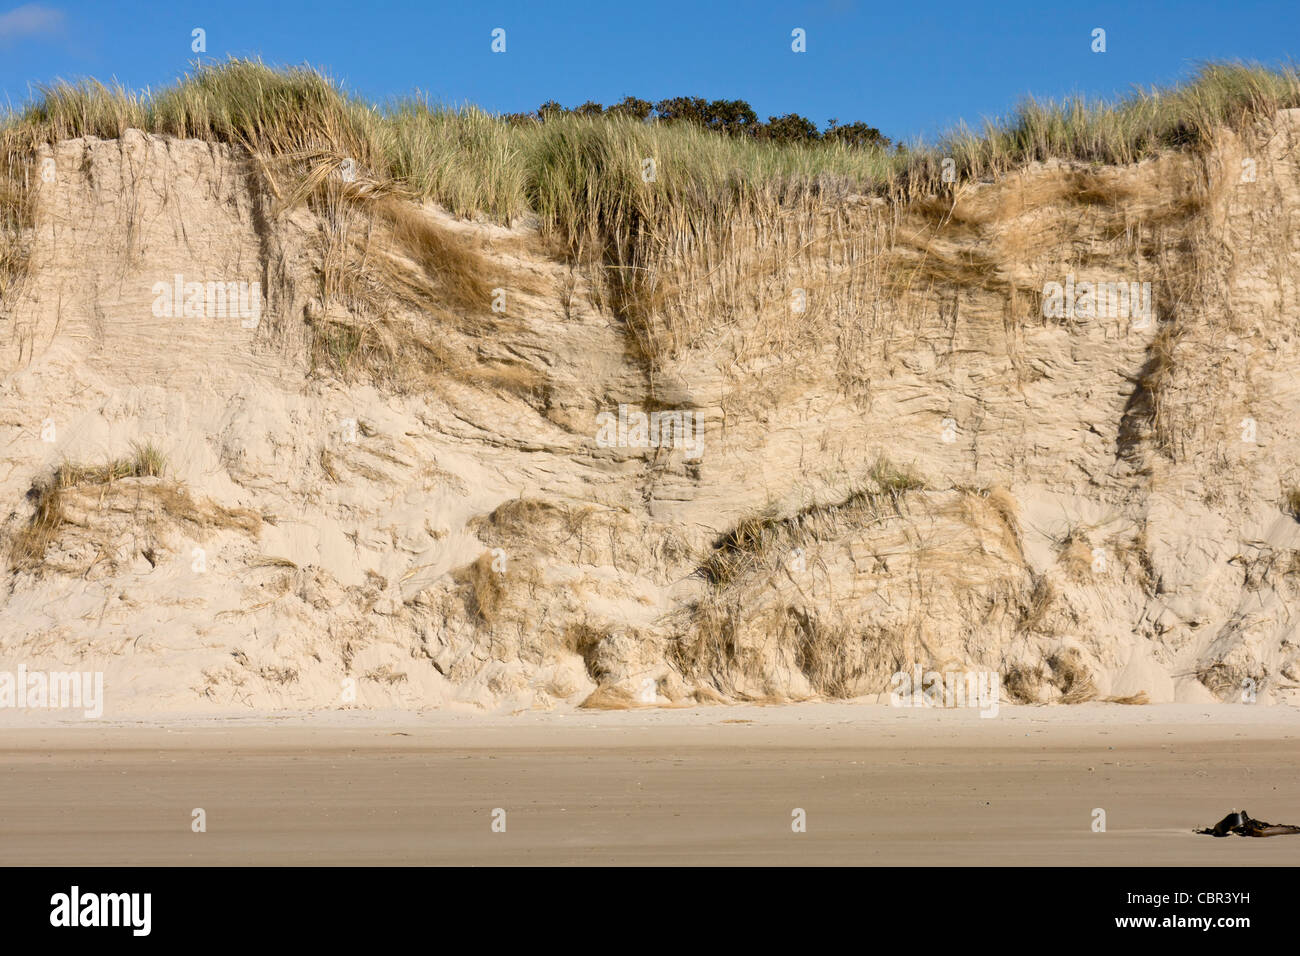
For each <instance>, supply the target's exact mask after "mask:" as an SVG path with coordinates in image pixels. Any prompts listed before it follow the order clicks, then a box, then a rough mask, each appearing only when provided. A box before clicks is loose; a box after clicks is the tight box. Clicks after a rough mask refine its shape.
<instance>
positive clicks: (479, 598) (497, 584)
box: [452, 551, 509, 627]
mask: <svg viewBox="0 0 1300 956" xmlns="http://www.w3.org/2000/svg"><path fill="white" fill-rule="evenodd" d="M492 563H493V556H492V552H490V551H484V552H483V553H482V554H481V555H479V556H478V558H476V559H475V560H474V561H473V562H471V563H470V564H467V565H465V567H463V568H460V569H458V570H457V571H455V572H453V574H452V578H453V580H454V581H456V583H457V584H460V585H462V586H463V587H465V588H466V590H467V593H468V598H469V602H470V607H469V610H470V611H471V613H473V614H474V615H475V616H477V617H478V619H479V620H481V621H482V622H483V623H484V624H486V625H487V626H489V627H491V626H492V625H493V624H495V623H497V621H498V620H499V619H500V618H501V615H502V610H503V608H504V606H505V604H506V602H507V599H508V593H509V592H508V587H509V582H508V581H507V575H508V573H509V572H508V571H497V570H495V569H494V568H493V567H492Z"/></svg>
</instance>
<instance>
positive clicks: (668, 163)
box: [0, 59, 1300, 310]
mask: <svg viewBox="0 0 1300 956" xmlns="http://www.w3.org/2000/svg"><path fill="white" fill-rule="evenodd" d="M1297 106H1300V73H1298V72H1297V70H1296V69H1295V68H1294V67H1285V68H1279V69H1272V68H1265V67H1261V66H1257V65H1248V64H1237V63H1218V64H1210V65H1207V66H1204V67H1202V68H1201V70H1200V71H1199V72H1198V73H1197V74H1196V75H1195V77H1194V78H1193V79H1191V80H1190V81H1189V82H1187V83H1185V84H1183V85H1181V86H1178V87H1175V88H1172V89H1166V90H1157V89H1151V90H1137V91H1135V92H1134V93H1132V94H1131V95H1129V96H1128V97H1125V98H1123V99H1121V100H1119V101H1117V102H1113V103H1104V102H1088V101H1084V100H1081V99H1070V100H1065V101H1060V102H1055V101H1039V100H1028V101H1026V102H1024V103H1023V104H1021V105H1020V106H1019V107H1018V108H1017V109H1016V110H1015V111H1013V112H1012V113H1011V114H1010V115H1009V116H1006V117H1003V118H999V119H994V120H990V121H988V122H987V123H985V124H984V126H983V127H982V129H980V130H979V131H974V130H971V129H969V128H965V127H963V128H959V129H957V130H956V131H954V132H953V133H952V134H950V135H948V136H946V137H944V138H942V139H941V140H940V141H938V142H937V143H934V144H930V145H918V146H916V147H914V148H908V149H900V150H894V151H891V150H885V149H881V148H875V147H870V148H864V147H851V146H846V145H844V144H843V143H826V142H816V143H810V144H785V145H781V144H774V143H770V142H763V141H758V140H754V139H750V138H746V137H743V136H728V135H724V134H720V133H715V132H711V131H708V130H704V129H702V128H700V127H697V126H692V125H689V124H683V123H662V122H652V123H644V122H640V121H637V120H635V119H632V118H629V117H625V116H599V117H588V116H581V115H573V114H564V115H560V116H554V117H551V118H549V119H548V120H547V121H546V122H532V123H529V122H524V123H518V122H510V121H508V120H507V119H505V118H503V117H499V116H494V115H491V114H488V113H485V112H483V111H482V110H479V109H477V108H474V107H464V108H447V107H442V106H438V105H434V104H430V103H428V102H427V101H425V100H423V99H420V98H418V97H415V98H406V99H402V100H397V101H393V102H391V103H388V104H385V105H383V106H376V105H373V104H370V103H367V102H364V101H362V100H361V99H359V98H357V97H355V96H354V95H352V94H350V93H349V92H347V91H346V90H343V89H342V88H341V87H340V86H339V85H338V84H337V83H335V82H334V81H333V80H332V79H330V78H329V77H328V76H327V75H326V74H324V73H321V72H319V71H317V70H314V69H310V68H306V67H295V68H289V69H275V68H271V67H268V66H266V65H264V64H262V63H260V62H256V61H250V60H239V59H232V60H229V61H227V62H225V63H221V64H216V65H211V66H202V67H198V68H196V69H195V70H193V71H192V72H190V73H189V74H187V75H185V76H184V77H182V78H181V79H180V80H179V81H178V82H177V83H176V84H174V85H172V86H169V87H167V88H164V89H161V90H158V91H156V92H144V93H136V92H132V91H130V90H127V89H124V88H122V87H120V86H106V85H104V84H102V83H99V82H96V81H94V80H83V81H80V82H76V83H60V84H56V85H53V86H50V87H44V88H41V89H40V91H39V94H38V96H37V97H36V99H35V100H34V101H33V102H32V103H31V104H30V105H29V106H27V107H26V108H25V109H23V110H21V111H19V112H16V113H14V114H12V115H10V116H9V117H7V118H5V119H3V120H2V121H0V300H3V297H4V296H5V295H6V294H7V292H8V291H9V290H10V289H11V288H12V287H13V286H14V285H15V283H16V282H17V281H18V280H19V279H20V278H21V275H22V273H23V266H24V260H25V254H26V252H25V250H26V243H27V240H28V233H29V232H30V225H31V222H30V216H31V208H32V204H31V190H32V188H33V185H34V180H35V179H36V178H37V177H38V173H37V171H36V169H35V163H34V160H35V157H36V155H37V151H38V149H39V148H40V147H41V146H42V145H45V144H52V143H55V142H58V141H59V140H63V139H68V138H73V137H82V136H95V137H101V138H114V137H118V136H120V135H121V134H122V133H123V132H124V131H125V130H127V129H132V128H136V129H141V130H145V131H147V132H151V133H155V134H160V135H168V136H177V137H192V138H198V139H204V140H210V141H214V142H221V143H229V144H232V145H235V146H237V147H240V148H243V149H246V150H248V151H250V152H251V153H252V154H253V155H255V156H256V157H257V158H258V160H259V161H260V162H261V163H262V164H263V168H264V169H268V170H281V169H286V168H287V169H290V170H292V172H293V173H294V174H295V176H294V177H292V179H293V181H295V182H296V186H295V187H294V188H293V191H292V195H289V196H282V197H281V198H284V199H287V200H288V201H298V200H301V199H302V198H303V197H304V196H306V195H309V194H310V193H312V191H313V190H314V189H316V188H318V187H319V186H320V185H321V184H322V183H324V182H326V181H327V180H331V179H332V177H331V174H332V173H333V172H334V171H336V170H338V169H339V168H340V167H341V166H342V165H343V164H344V162H345V161H347V160H351V161H353V162H354V163H355V164H356V167H357V171H358V178H359V180H361V181H364V182H365V183H366V184H368V192H366V193H365V194H366V195H373V196H381V197H391V196H392V195H393V194H398V195H400V196H404V197H406V198H411V199H416V200H432V201H435V202H437V203H439V204H441V205H443V206H444V207H446V208H447V209H449V210H450V211H451V212H453V213H454V214H456V215H458V216H462V217H471V216H484V217H487V218H489V219H491V220H494V221H497V222H501V223H504V224H507V225H509V224H512V223H514V222H516V221H519V220H520V219H523V218H525V217H536V220H537V222H538V225H539V226H540V228H541V230H542V232H543V233H544V234H545V235H547V236H548V237H550V238H552V239H555V240H557V241H558V242H559V244H560V245H561V246H562V247H563V248H564V249H566V250H567V252H568V254H569V255H571V256H573V257H574V258H576V259H578V260H580V261H585V262H590V263H596V264H600V265H601V266H602V267H603V268H604V270H605V272H606V275H607V277H608V278H609V279H610V281H611V287H612V289H613V291H614V293H615V296H614V299H613V300H612V304H613V306H614V307H615V309H616V310H618V309H619V308H620V305H627V304H628V303H632V302H634V301H635V300H636V299H637V297H638V296H641V295H644V293H645V291H646V290H645V288H644V285H645V277H646V276H647V275H648V274H649V273H650V272H651V271H652V268H651V267H652V264H653V262H654V257H655V254H656V251H662V250H665V249H667V248H668V247H670V246H671V245H672V244H673V243H674V242H677V243H678V245H679V246H680V239H681V237H682V235H683V234H688V235H690V236H700V235H705V234H709V233H710V231H713V232H716V231H718V230H719V229H725V228H727V226H728V224H729V223H731V222H733V221H734V220H735V219H737V218H738V217H739V218H741V219H745V220H749V221H752V220H754V219H755V218H760V219H761V218H762V217H765V216H771V215H773V214H774V212H775V211H779V210H780V209H781V208H783V207H790V206H794V205H797V204H800V203H802V204H808V203H810V202H811V203H814V204H816V205H819V206H820V205H823V204H825V203H828V202H834V201H835V200H837V199H842V198H844V197H847V196H850V195H879V196H885V197H887V198H890V199H893V200H899V201H905V200H907V199H909V198H912V197H916V196H918V195H924V194H933V193H936V192H940V191H943V190H945V189H949V188H952V187H951V185H949V184H947V183H945V182H944V165H945V164H944V161H945V159H951V160H952V163H951V166H950V169H951V171H952V172H953V173H954V174H955V178H956V183H957V184H960V183H963V182H967V181H970V180H972V179H983V178H989V177H997V176H999V175H1001V174H1003V173H1006V172H1007V171H1009V170H1013V169H1015V168H1018V167H1020V166H1023V165H1024V164H1026V163H1029V162H1033V161H1042V160H1049V159H1054V158H1055V159H1063V160H1073V161H1082V162H1089V163H1101V164H1115V163H1131V162H1135V161H1138V160H1141V159H1143V158H1146V157H1149V156H1152V155H1154V154H1155V153H1157V152H1158V151H1160V150H1162V149H1167V148H1196V147H1200V146H1204V145H1205V144H1207V143H1208V142H1209V141H1210V139H1211V138H1212V136H1213V133H1214V131H1215V130H1216V129H1219V128H1222V127H1225V126H1226V127H1232V128H1242V127H1244V126H1245V125H1247V124H1249V123H1250V122H1251V121H1252V119H1253V118H1255V117H1258V116H1261V115H1270V114H1271V113H1272V112H1274V111H1276V110H1277V109H1280V108H1290V107H1297ZM646 160H653V161H654V164H655V168H654V176H653V180H652V181H647V180H646V177H645V176H644V175H643V173H644V171H645V169H646V167H645V161H646Z"/></svg>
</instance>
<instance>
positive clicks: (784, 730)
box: [0, 703, 1300, 866]
mask: <svg viewBox="0 0 1300 956" xmlns="http://www.w3.org/2000/svg"><path fill="white" fill-rule="evenodd" d="M1298 738H1300V712H1298V711H1296V710H1295V709H1293V708H1290V707H1282V706H1275V707H1258V706H1257V707H1249V706H1214V707H1201V706H1189V705H1164V706H1150V707H1123V706H1118V705H1101V704H1087V705H1082V706H1078V707H1070V708H1065V707H1003V708H1002V709H1001V712H1000V714H999V716H998V717H997V718H996V719H981V718H979V716H978V711H975V710H964V711H954V710H946V711H943V710H904V709H895V708H890V707H885V706H879V705H875V704H855V703H837V704H805V705H795V706H786V707H779V708H778V707H758V706H744V707H727V708H719V707H712V708H693V709H681V710H667V709H645V710H632V711H624V712H568V713H559V712H551V713H535V712H528V713H523V714H520V715H517V716H485V715H480V714H465V713H449V712H445V711H439V712H429V713H425V714H418V715H417V714H411V713H377V714H376V713H344V712H336V713H332V714H325V715H321V714H316V715H310V714H300V715H291V716H287V717H283V718H274V719H268V718H249V717H243V716H231V717H229V718H211V717H201V718H200V717H195V718H193V719H185V718H171V717H169V718H168V719H167V721H166V722H165V723H160V722H157V721H141V722H136V723H133V722H129V721H119V722H114V723H108V722H103V723H98V724H95V725H93V726H90V725H88V724H86V723H85V722H80V723H77V724H71V723H68V724H58V723H54V722H46V723H27V724H25V725H18V724H15V723H13V722H10V723H8V724H7V725H6V726H4V727H0V781H2V786H0V794H2V796H0V840H2V841H3V845H4V847H5V857H6V860H7V861H8V862H10V863H12V864H18V865H23V864H35V865H44V864H68V865H71V864H75V865H156V864H177V865H196V866H202V865H232V864H262V865H288V864H310V865H349V864H377V865H384V864H457V865H500V864H524V865H533V864H644V865H675V866H680V865H699V864H740V865H749V864H813V865H824V864H890V865H952V864H957V865H961V864H985V865H1005V864H1031V865H1049V866H1052V865H1057V866H1094V865H1190V864H1225V865H1248V866H1260V865H1293V864H1294V863H1295V862H1296V861H1297V859H1298V858H1300V840H1294V841H1293V840H1285V839H1280V840H1278V839H1275V840H1243V839H1239V838H1230V839H1224V840H1215V839H1211V838H1209V837H1204V836H1197V835H1195V834H1193V833H1192V830H1193V828H1194V827H1198V826H1204V825H1208V824H1212V823H1214V822H1215V821H1217V820H1218V819H1219V818H1220V817H1221V816H1222V815H1223V814H1224V813H1226V812H1227V811H1228V810H1229V809H1232V808H1234V807H1241V808H1244V809H1247V810H1248V811H1249V812H1250V813H1251V814H1252V815H1254V816H1256V817H1260V818H1262V819H1265V820H1269V821H1273V822H1284V823H1287V822H1289V823H1294V822H1297V821H1300V747H1298V746H1297V739H1298ZM196 808H202V809H203V810H204V811H205V815H206V832H202V833H196V832H193V831H192V829H191V824H192V820H193V811H194V810H195V809H196ZM498 808H499V809H501V810H504V811H505V832H494V831H493V827H492V823H493V818H494V810H497V809H498ZM1098 808H1100V809H1102V810H1104V811H1105V814H1106V830H1105V832H1094V830H1093V821H1094V810H1095V809H1098ZM796 809H801V810H803V811H804V812H805V815H806V832H803V833H796V832H793V830H792V821H793V820H794V817H793V816H792V814H793V812H794V811H795V810H796ZM498 816H499V815H498Z"/></svg>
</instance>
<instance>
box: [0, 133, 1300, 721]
mask: <svg viewBox="0 0 1300 956" xmlns="http://www.w3.org/2000/svg"><path fill="white" fill-rule="evenodd" d="M1298 137H1300V111H1288V112H1284V113H1281V114H1279V115H1278V116H1277V117H1276V118H1275V119H1274V120H1272V121H1270V122H1269V123H1265V124H1261V125H1260V126H1259V127H1258V128H1257V129H1255V130H1254V131H1252V133H1251V134H1250V136H1248V137H1244V138H1238V137H1235V136H1233V135H1232V134H1229V133H1226V132H1225V133H1224V134H1223V135H1222V136H1221V137H1220V138H1219V142H1218V145H1217V146H1216V148H1215V149H1214V150H1213V151H1212V152H1210V153H1208V154H1204V155H1201V154H1183V153H1169V154H1166V155H1163V156H1161V157H1160V158H1159V159H1158V160H1155V161H1151V162H1147V163H1143V164H1140V165H1136V166H1132V167H1124V168H1104V167H1084V166H1077V165H1068V164H1047V165H1039V166H1034V167H1031V168H1028V169H1025V170H1023V171H1022V172H1020V173H1018V174H1016V175H1014V176H1012V177H1008V178H1007V179H1005V180H1003V181H999V182H996V183H980V184H971V185H967V186H963V187H961V188H959V189H957V190H955V192H954V193H953V194H950V195H946V196H943V197H935V198H933V199H930V200H917V201H914V202H912V203H910V204H909V205H906V206H900V205H895V204H891V203H887V202H885V201H883V200H879V199H865V198H860V197H839V198H830V197H827V198H825V199H824V200H823V201H821V202H820V203H812V202H811V201H804V202H802V203H801V204H799V205H798V206H797V207H795V208H787V209H785V210H783V211H782V212H780V213H779V214H772V215H770V216H757V215H756V216H753V217H749V218H745V219H738V220H737V221H736V222H735V223H734V224H732V226H730V227H729V228H728V229H727V230H725V231H724V232H722V233H717V232H711V231H705V230H693V229H691V228H690V227H689V224H687V225H685V226H683V227H682V228H681V229H679V230H677V231H676V232H673V231H671V230H666V231H665V232H664V235H663V242H662V244H661V246H660V248H659V249H658V250H657V252H656V254H655V258H654V259H653V260H652V261H651V263H650V266H649V267H648V268H649V273H648V274H649V275H650V281H646V282H642V283H641V284H640V285H639V286H638V294H639V295H640V296H641V301H639V302H638V303H636V308H632V307H630V306H629V305H628V303H627V302H625V301H622V300H620V298H619V296H618V295H617V294H615V293H616V291H617V290H613V291H612V290H611V284H610V282H609V281H608V277H607V276H604V275H600V274H597V271H595V270H596V267H580V266H578V265H575V264H573V263H572V262H570V261H569V260H567V259H565V258H563V257H561V256H558V255H557V254H555V253H554V252H553V251H552V250H549V249H548V248H547V246H546V244H545V243H544V242H542V240H541V239H540V238H539V237H538V235H537V234H536V231H535V230H533V229H530V228H529V227H528V226H527V225H526V224H525V225H524V226H520V227H518V228H514V229H505V228H502V227H499V226H494V225H489V224H485V223H466V222H462V221H457V220H454V219H452V218H450V217H448V216H446V215H445V214H443V213H442V212H440V211H439V210H437V209H434V208H432V207H424V208H421V207H417V206H415V205H413V204H411V203H408V202H405V201H403V200H402V199H400V197H397V196H391V195H381V194H379V192H378V191H377V190H375V191H373V192H372V193H367V189H368V188H369V187H368V184H367V183H366V182H365V180H364V176H363V177H361V178H360V179H359V180H358V181H356V182H350V183H348V184H346V185H345V186H344V187H340V189H339V190H338V191H336V193H335V198H336V199H337V202H312V203H305V204H304V203H295V202H294V201H293V198H294V197H293V196H292V195H291V194H290V193H291V190H290V189H289V188H288V186H287V185H286V181H285V179H284V177H283V176H281V175H279V174H278V173H277V171H276V170H275V169H273V168H269V167H268V166H267V165H266V164H265V163H262V162H259V161H258V160H257V159H255V158H252V157H249V156H247V155H244V154H243V153H241V152H239V151H236V150H232V149H230V148H227V147H224V146H218V145H212V144H208V143H205V142H198V141H181V140H167V139H160V138H157V137H153V136H147V135H145V134H142V133H136V132H130V133H128V134H127V135H125V136H124V137H123V138H122V139H121V140H113V141H101V140H73V141H66V142H62V143H60V144H59V145H58V146H57V147H56V148H55V149H54V150H52V151H49V152H47V153H46V154H44V155H42V156H41V157H39V159H40V160H41V161H43V160H44V159H46V158H48V159H52V160H53V161H54V163H53V168H54V170H55V175H54V176H53V179H52V181H48V182H42V183H41V184H40V185H39V187H38V189H37V192H36V196H35V202H36V213H35V222H36V226H35V230H34V232H33V233H32V235H31V236H30V248H31V256H30V266H29V271H28V276H27V279H26V280H25V282H24V283H23V284H22V286H21V287H20V288H19V289H18V290H17V291H16V293H14V294H13V295H11V297H10V300H9V301H8V302H6V304H5V309H4V312H3V318H0V323H2V325H3V333H4V335H3V351H2V352H0V363H2V364H0V368H2V369H3V385H2V387H0V459H2V461H3V467H2V468H0V496H3V500H4V502H5V506H4V509H3V512H2V514H3V515H4V525H3V533H4V536H5V538H6V541H7V543H8V546H9V547H8V551H9V554H8V556H7V557H8V561H9V567H8V569H7V571H6V578H7V580H6V582H5V588H4V592H3V596H0V670H6V669H7V670H11V671H12V670H15V669H16V668H17V666H18V665H19V664H20V663H21V664H24V665H25V666H26V667H27V668H28V669H29V670H32V669H39V668H45V669H51V670H53V669H68V668H72V669H79V670H90V669H93V670H102V671H103V672H104V674H105V696H106V699H107V703H106V710H105V712H106V714H107V715H109V716H112V715H113V714H114V713H127V712H147V711H155V710H191V709H201V708H222V709H225V708H230V707H256V708H298V707H331V706H348V705H356V706H362V707H391V706H401V707H419V706H443V705H448V704H451V703H453V702H466V703H469V704H477V705H482V706H493V707H496V706H503V707H511V708H515V707H529V706H543V707H548V706H556V705H576V704H579V703H582V702H587V703H588V704H590V705H593V706H595V705H605V706H628V705H635V704H637V703H659V704H666V703H670V702H673V703H677V702H689V701H706V700H717V699H740V698H747V699H753V698H758V699H782V700H784V699H800V698H806V697H810V696H818V695H833V696H851V695H859V694H874V693H880V692H886V691H888V690H889V689H890V675H891V674H893V673H895V672H896V671H900V670H906V671H910V670H911V669H912V668H913V667H914V666H918V665H919V666H921V667H923V668H925V669H935V670H944V669H957V670H989V671H996V672H998V673H999V674H1000V675H1001V676H1002V681H1003V687H1004V691H1005V693H1006V694H1007V696H1009V697H1010V698H1011V699H1017V700H1041V701H1051V700H1065V701H1067V702H1068V701H1074V700H1084V699H1089V698H1091V697H1116V698H1129V697H1134V696H1137V695H1140V694H1142V693H1145V695H1146V697H1147V699H1150V700H1152V701H1162V700H1174V699H1178V700H1211V699H1214V698H1216V697H1217V698H1220V699H1233V700H1235V699H1238V697H1239V695H1240V694H1241V692H1242V688H1243V686H1254V687H1255V688H1256V689H1257V693H1258V696H1259V698H1260V699H1261V700H1270V699H1279V698H1284V697H1285V696H1286V695H1287V694H1288V693H1289V691H1290V689H1291V686H1292V685H1293V684H1296V683H1300V648H1298V647H1297V644H1296V636H1295V622H1294V620H1293V617H1292V616H1293V614H1294V613H1295V611H1296V610H1297V608H1300V605H1298V604H1297V593H1298V592H1300V523H1297V519H1296V517H1295V515H1294V514H1293V513H1292V512H1293V511H1296V510H1300V492H1298V493H1297V495H1296V497H1295V499H1294V500H1292V499H1291V497H1290V493H1291V492H1292V491H1293V490H1295V489H1298V488H1300V418H1298V417H1297V414H1296V412H1297V409H1300V385H1297V375H1296V369H1297V368H1300V341H1298V335H1300V329H1298V328H1297V316H1298V315H1300V309H1298V307H1297V304H1296V303H1297V299H1296V294H1297V281H1298V277H1300V221H1298V220H1297V217H1298V215H1300V158H1298V154H1297V138H1298ZM1243 160H1246V161H1247V162H1245V163H1243ZM191 283H199V284H200V285H198V286H194V285H190V284H191ZM208 283H212V284H213V286H212V288H208V287H207V284H208ZM1089 283H1092V284H1094V286H1095V287H1100V291H1101V292H1102V294H1101V295H1100V296H1097V295H1093V296H1089V294H1088V290H1089V286H1088V284H1089ZM1112 283H1113V284H1115V285H1114V286H1111V285H1110V284H1112ZM218 286H220V287H218ZM1058 286H1059V288H1058ZM1121 287H1122V289H1123V291H1124V292H1125V293H1126V295H1125V296H1124V297H1122V298H1119V297H1118V292H1119V290H1120V289H1121ZM1112 289H1113V290H1114V293H1115V294H1114V295H1113V296H1112V295H1111V294H1108V290H1112ZM1094 291H1096V289H1094ZM1130 292H1131V293H1133V294H1132V295H1128V294H1127V293H1130ZM1144 295H1145V296H1146V298H1144ZM1098 299H1100V300H1101V301H1100V304H1099V303H1098ZM187 306H188V308H187ZM1111 306H1114V307H1113V308H1111ZM187 311H188V313H190V314H187ZM620 406H625V407H623V408H620ZM643 413H644V414H645V416H646V418H645V421H644V424H645V425H646V426H649V425H650V423H651V421H654V422H655V423H656V424H657V425H659V426H662V427H660V428H659V429H657V436H652V435H651V434H650V431H651V429H650V428H649V427H646V428H645V429H644V431H643V430H642V428H641V427H640V426H641V425H642V419H641V417H640V416H641V415H642V414H643ZM651 413H658V415H657V416H656V417H654V418H652V417H651ZM670 436H671V437H670ZM652 437H662V438H663V439H664V440H663V441H660V442H658V443H657V444H658V446H659V447H655V444H656V443H654V442H652V441H651V438H652ZM133 449H134V450H133ZM155 451H156V452H159V453H161V459H162V460H161V461H154V464H153V465H150V461H153V459H152V458H151V457H150V456H151V455H152V454H153V453H154V452H155ZM155 457H156V456H155ZM119 459H121V460H123V461H125V462H126V464H124V465H123V466H122V467H120V468H117V469H116V470H111V469H109V468H108V466H109V464H110V463H112V462H114V461H117V460H119ZM1247 682H1253V684H1249V683H1247Z"/></svg>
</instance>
